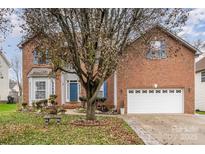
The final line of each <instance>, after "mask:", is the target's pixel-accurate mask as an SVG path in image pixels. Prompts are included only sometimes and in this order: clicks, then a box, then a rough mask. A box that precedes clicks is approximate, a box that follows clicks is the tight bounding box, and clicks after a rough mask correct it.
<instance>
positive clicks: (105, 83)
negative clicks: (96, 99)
mask: <svg viewBox="0 0 205 154" xmlns="http://www.w3.org/2000/svg"><path fill="white" fill-rule="evenodd" d="M103 92H104V94H103V95H104V98H107V81H105V82H104V83H103Z"/></svg>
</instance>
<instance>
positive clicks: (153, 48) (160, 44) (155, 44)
mask: <svg viewBox="0 0 205 154" xmlns="http://www.w3.org/2000/svg"><path fill="white" fill-rule="evenodd" d="M146 57H147V58H148V59H163V58H167V53H166V50H165V42H164V41H151V42H150V47H149V51H148V52H147V54H146Z"/></svg>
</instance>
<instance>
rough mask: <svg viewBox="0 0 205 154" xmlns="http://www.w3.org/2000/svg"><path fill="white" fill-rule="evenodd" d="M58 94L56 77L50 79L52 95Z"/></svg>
mask: <svg viewBox="0 0 205 154" xmlns="http://www.w3.org/2000/svg"><path fill="white" fill-rule="evenodd" d="M52 81H53V89H54V93H53V94H52ZM55 94H56V82H55V78H51V79H50V95H55Z"/></svg>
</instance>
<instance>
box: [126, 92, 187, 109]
mask: <svg viewBox="0 0 205 154" xmlns="http://www.w3.org/2000/svg"><path fill="white" fill-rule="evenodd" d="M130 92H131V93H130ZM127 103H128V113H183V90H182V89H132V90H128V100H127Z"/></svg>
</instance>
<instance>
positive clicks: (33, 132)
mask: <svg viewBox="0 0 205 154" xmlns="http://www.w3.org/2000/svg"><path fill="white" fill-rule="evenodd" d="M82 118H85V117H84V116H76V115H75V116H74V115H64V116H63V117H62V122H61V124H60V125H57V124H56V123H55V121H54V120H53V121H51V123H50V124H49V126H47V127H46V126H45V125H44V120H43V117H42V116H39V115H36V114H34V113H19V112H10V113H8V114H0V144H12V145H13V144H20V145H25V144H26V145H27V144H29V145H30V144H38V145H39V144H43V145H45V144H77V145H79V144H80V145H81V144H86V145H90V144H120V145H122V144H144V143H143V142H142V140H141V139H140V138H139V137H138V136H137V135H136V134H135V133H134V131H133V130H132V129H131V128H130V127H129V126H128V125H127V124H126V123H125V122H124V121H123V120H122V119H120V118H114V117H98V119H99V120H101V119H104V120H109V124H108V125H106V126H92V127H89V126H87V127H85V126H74V125H72V124H70V122H71V121H72V120H76V119H82Z"/></svg>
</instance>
